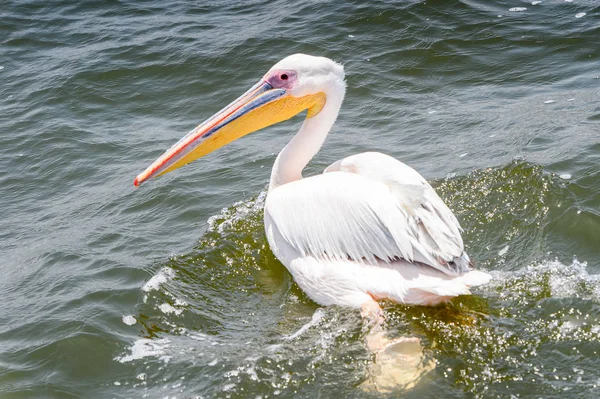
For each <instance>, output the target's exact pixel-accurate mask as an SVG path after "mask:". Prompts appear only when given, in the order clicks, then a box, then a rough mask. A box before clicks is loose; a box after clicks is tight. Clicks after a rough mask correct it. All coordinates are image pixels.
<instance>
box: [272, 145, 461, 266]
mask: <svg viewBox="0 0 600 399" xmlns="http://www.w3.org/2000/svg"><path fill="white" fill-rule="evenodd" d="M325 172H326V173H325V174H323V175H318V176H313V177H310V178H307V179H303V180H299V181H295V182H293V183H289V184H285V185H283V186H280V187H278V188H276V189H275V190H273V191H272V192H269V195H268V197H267V201H266V206H265V212H266V213H267V214H268V217H269V218H270V220H271V221H272V223H274V224H275V226H276V227H277V229H278V230H279V232H280V233H281V236H282V237H283V239H284V240H285V241H286V242H287V243H288V244H289V245H291V246H292V247H293V248H294V249H295V250H296V251H297V252H298V253H299V254H300V255H301V256H313V257H316V258H321V259H338V260H339V259H352V260H355V261H358V262H364V263H367V264H373V265H376V264H377V261H378V260H383V261H386V262H393V261H394V260H398V259H405V260H407V261H410V262H420V263H423V264H426V265H429V266H432V267H434V268H436V269H438V270H441V271H443V272H444V273H447V274H451V275H454V274H459V273H462V272H465V271H468V270H469V267H468V264H469V260H468V256H467V255H466V254H465V253H464V248H463V242H462V238H461V236H460V231H461V229H460V225H459V223H458V221H457V220H456V217H455V216H454V215H453V214H452V212H451V211H450V209H448V207H447V206H446V205H445V204H444V203H443V201H442V200H441V199H440V198H439V197H438V195H437V194H436V193H435V191H434V190H433V188H432V187H431V186H430V185H429V183H427V181H426V180H425V179H423V177H421V175H419V174H418V173H417V172H416V171H415V170H414V169H412V168H410V167H408V166H406V165H404V164H403V163H401V162H399V161H397V160H396V159H394V158H392V157H389V156H387V155H383V154H379V153H363V154H358V155H355V156H352V157H348V158H345V159H343V160H341V161H338V162H336V163H334V164H332V165H331V166H329V167H328V168H327V169H326V170H325Z"/></svg>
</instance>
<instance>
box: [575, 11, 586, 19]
mask: <svg viewBox="0 0 600 399" xmlns="http://www.w3.org/2000/svg"><path fill="white" fill-rule="evenodd" d="M586 15H587V14H586V13H584V12H580V13H578V14H575V18H583V17H585V16H586Z"/></svg>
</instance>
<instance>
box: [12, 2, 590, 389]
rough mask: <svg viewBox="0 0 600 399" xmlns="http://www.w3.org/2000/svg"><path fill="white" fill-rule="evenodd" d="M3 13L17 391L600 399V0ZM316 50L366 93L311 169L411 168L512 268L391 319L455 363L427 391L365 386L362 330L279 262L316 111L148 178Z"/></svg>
mask: <svg viewBox="0 0 600 399" xmlns="http://www.w3.org/2000/svg"><path fill="white" fill-rule="evenodd" d="M533 3H536V4H533ZM517 9H518V11H517ZM511 10H512V11H511ZM0 16H1V18H0V32H1V33H0V82H1V83H0V109H1V110H2V112H1V113H0V198H2V200H1V203H0V204H1V206H0V220H1V224H0V226H1V228H0V254H1V259H0V271H1V272H2V279H1V281H0V293H2V298H3V301H2V306H1V307H0V309H1V310H0V343H1V344H0V397H2V398H30V397H36V398H42V397H46V398H78V397H98V398H104V397H106V398H129V397H148V398H164V397H169V398H173V397H177V398H193V397H215V396H217V397H262V398H267V397H274V396H281V397H291V396H297V397H317V396H320V397H330V396H336V397H369V396H373V397H380V396H389V397H398V396H403V397H409V398H410V397H415V398H416V397H419V398H438V397H440V395H441V396H443V397H445V398H463V397H467V398H470V397H478V398H508V397H514V398H516V397H522V398H523V397H545V398H550V397H552V398H559V397H569V398H596V397H598V396H599V395H600V387H599V386H600V371H598V370H600V367H599V366H600V356H599V352H600V301H599V300H598V298H599V295H600V279H599V278H598V275H599V274H600V238H599V237H600V235H599V234H598V232H599V230H600V166H599V165H600V126H599V122H600V80H599V77H600V68H599V67H598V65H599V56H600V50H599V47H598V39H597V38H598V37H600V6H599V5H598V3H597V2H596V1H593V0H588V1H585V0H574V1H570V2H569V1H559V0H543V1H541V2H539V1H536V2H525V1H518V0H510V1H508V0H506V1H499V0H496V1H475V0H472V1H461V2H459V1H427V2H407V1H405V2H397V3H389V2H369V3H365V4H363V3H361V2H355V3H345V4H338V3H337V2H329V3H322V4H321V3H319V4H317V3H313V2H283V1H270V2H267V3H266V4H265V3H263V2H222V3H220V4H219V3H212V4H211V5H192V4H188V3H187V2H180V3H175V2H160V1H147V2H124V3H122V2H118V1H104V2H95V3H90V2H69V1H56V2H41V1H8V2H4V3H3V4H2V6H1V7H0ZM295 52H305V53H310V54H315V55H326V56H328V57H330V58H333V59H335V60H337V61H339V62H342V63H344V65H345V68H346V74H347V81H348V92H347V97H346V101H345V103H344V105H343V108H342V112H341V115H340V118H339V120H338V122H337V123H336V125H335V127H334V129H333V131H332V133H331V135H330V137H329V138H328V141H327V142H326V144H325V146H324V148H323V149H322V151H321V152H320V153H319V154H318V156H317V157H316V158H315V159H314V160H313V162H312V163H311V165H310V166H309V168H308V170H307V174H314V173H319V172H320V171H322V170H323V169H324V168H325V167H326V166H327V165H328V164H330V163H331V162H333V161H335V160H337V159H339V158H341V157H344V156H347V155H349V154H353V153H357V152H361V151H365V150H376V151H383V152H386V153H388V154H390V155H393V156H395V157H397V158H399V159H401V160H403V161H404V162H406V163H408V164H409V165H411V166H413V167H414V168H416V169H417V170H419V171H420V172H421V173H422V174H423V175H424V176H425V177H426V178H427V179H428V180H430V181H431V182H432V184H433V185H434V186H435V187H436V188H437V189H438V191H439V193H440V195H441V196H442V197H443V198H444V199H445V200H446V201H447V203H448V204H449V206H450V208H452V209H453V210H454V211H455V212H456V214H457V216H458V218H459V220H460V221H461V223H462V225H463V227H464V228H465V234H464V238H465V242H466V243H467V246H468V250H469V253H470V254H471V257H472V258H474V259H475V260H476V262H477V264H478V266H479V267H480V268H482V269H484V270H487V271H489V272H491V273H492V274H493V276H494V280H493V283H492V284H490V285H489V286H486V287H482V288H481V289H478V290H477V291H476V292H475V294H476V295H474V296H473V297H468V298H460V299H457V300H455V301H453V302H452V303H450V304H448V305H445V306H441V307H437V308H421V307H405V306H397V305H391V304H387V305H386V306H385V313H386V316H387V318H388V324H389V325H388V330H389V334H390V335H392V336H403V335H411V336H417V337H420V338H421V340H422V343H423V346H424V347H425V356H426V357H428V358H429V359H433V360H435V362H436V367H435V370H433V371H432V372H430V373H428V374H427V375H425V376H424V378H423V379H422V380H421V381H420V382H419V383H418V385H417V386H416V387H415V388H414V389H412V390H411V391H409V392H403V391H401V390H397V391H392V392H388V393H384V394H383V393H380V394H377V393H374V392H370V391H365V390H364V389H363V388H362V385H361V384H363V383H364V381H365V380H366V379H367V378H368V374H369V367H370V366H371V364H372V362H373V358H372V355H370V354H369V353H368V351H367V349H366V347H365V342H364V336H365V331H364V327H363V325H362V322H361V319H360V315H359V314H358V313H357V312H355V311H352V310H349V309H343V308H336V307H332V308H320V307H319V306H318V305H316V304H315V303H313V302H311V301H310V300H309V299H308V298H307V297H306V296H305V295H304V294H303V293H302V292H301V291H300V290H299V289H298V287H297V286H296V285H295V284H294V283H293V281H292V280H291V278H290V275H289V274H288V273H287V272H286V270H285V268H284V267H283V266H282V265H281V264H280V263H279V262H278V261H277V260H276V259H275V258H274V257H273V255H272V254H271V252H270V251H269V249H268V246H267V243H266V239H265V236H264V233H263V230H262V214H261V212H262V211H261V207H262V204H263V202H264V195H265V193H264V190H265V187H266V185H267V181H268V177H269V173H270V167H271V165H272V163H273V161H274V158H275V155H276V154H277V152H278V151H279V150H280V149H281V148H282V147H283V145H284V144H285V143H286V142H287V140H289V138H290V137H291V136H290V134H291V132H293V131H295V130H296V129H297V128H298V127H299V124H300V120H301V119H299V118H296V119H294V120H292V121H290V122H286V123H284V124H281V125H278V126H275V127H272V128H269V129H267V130H265V131H263V132H260V133H256V134H254V135H250V136H248V137H246V138H244V139H242V140H240V141H238V142H236V143H234V144H231V145H230V146H228V147H226V148H223V149H221V150H219V151H218V152H216V153H213V154H211V155H209V156H207V157H206V158H204V159H202V160H200V161H198V162H195V163H193V164H191V165H189V166H187V167H185V168H182V169H181V170H179V171H177V172H174V173H171V174H169V175H167V176H163V177H160V178H158V179H155V180H153V181H152V182H150V183H149V184H147V185H145V186H144V187H142V188H141V189H134V187H133V184H132V182H133V178H134V177H135V175H137V174H138V173H139V172H140V171H142V170H143V169H144V168H145V167H146V166H147V165H148V164H149V163H150V162H151V161H153V160H154V159H155V158H156V157H157V156H158V155H160V154H161V153H162V152H163V151H164V150H165V149H166V148H167V147H169V146H170V145H171V144H172V143H174V142H175V141H176V140H177V139H179V138H180V137H181V136H182V135H183V134H184V133H186V132H187V131H189V130H190V129H191V128H193V127H194V126H195V125H196V124H197V123H198V122H200V121H201V120H203V119H205V118H206V117H208V116H210V115H211V114H212V113H213V112H215V111H217V110H218V109H220V108H221V107H222V106H223V105H225V104H226V103H227V102H228V101H229V100H231V99H233V98H235V97H236V96H237V95H239V94H240V93H242V92H243V91H244V90H245V89H246V88H248V87H249V85H251V84H253V83H254V82H255V81H256V79H258V78H259V77H260V76H262V74H263V73H264V72H265V71H266V70H267V69H268V68H269V67H270V66H271V65H272V64H274V63H275V62H276V61H278V60H279V59H281V58H283V57H284V56H286V55H288V54H291V53H295Z"/></svg>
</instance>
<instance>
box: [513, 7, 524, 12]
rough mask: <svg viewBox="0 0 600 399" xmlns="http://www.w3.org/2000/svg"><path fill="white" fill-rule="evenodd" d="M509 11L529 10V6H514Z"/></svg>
mask: <svg viewBox="0 0 600 399" xmlns="http://www.w3.org/2000/svg"><path fill="white" fill-rule="evenodd" d="M508 11H512V12H521V11H527V7H513V8H509V9H508Z"/></svg>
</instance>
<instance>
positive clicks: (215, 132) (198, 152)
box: [133, 80, 325, 186]
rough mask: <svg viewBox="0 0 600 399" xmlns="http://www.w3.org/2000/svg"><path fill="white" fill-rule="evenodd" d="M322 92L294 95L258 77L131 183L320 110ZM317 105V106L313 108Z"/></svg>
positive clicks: (136, 182) (136, 183)
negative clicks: (301, 115)
mask: <svg viewBox="0 0 600 399" xmlns="http://www.w3.org/2000/svg"><path fill="white" fill-rule="evenodd" d="M324 96H325V95H324V94H323V93H318V94H312V95H306V96H303V97H294V96H292V95H290V94H289V92H288V91H287V90H285V89H280V88H274V87H273V86H272V85H271V84H270V83H268V82H267V81H264V80H261V81H260V82H258V83H257V84H255V85H254V86H253V87H252V88H251V89H250V90H248V91H247V92H246V93H244V94H242V95H241V96H240V97H239V98H237V99H236V100H235V101H233V102H232V103H231V104H229V105H228V106H227V107H225V108H223V109H222V110H221V111H219V112H217V113H216V114H215V115H213V116H212V117H210V118H208V119H207V120H206V121H205V122H203V123H202V124H200V125H199V126H198V127H196V128H195V129H194V130H192V131H191V132H189V133H188V134H187V135H186V136H185V137H183V138H182V139H181V140H179V141H178V142H177V143H176V144H175V145H173V146H172V147H171V148H170V149H168V150H167V151H166V152H165V153H164V154H163V155H161V156H160V158H158V159H157V160H156V161H154V163H153V164H152V165H150V166H149V167H148V168H146V170H145V171H143V172H142V173H140V174H139V175H138V176H137V177H136V178H135V180H134V181H133V184H134V185H135V186H139V185H140V184H142V183H143V182H145V181H146V180H148V179H150V178H151V177H154V176H158V175H162V174H165V173H167V172H170V171H172V170H175V169H177V168H179V167H181V166H183V165H185V164H187V163H189V162H191V161H193V160H195V159H198V158H200V157H202V156H204V155H206V154H208V153H210V152H212V151H214V150H216V149H218V148H220V147H223V146H224V145H226V144H228V143H230V142H232V141H234V140H236V139H239V138H240V137H242V136H245V135H246V134H248V133H252V132H254V131H257V130H260V129H262V128H265V127H267V126H270V125H273V124H275V123H278V122H281V121H284V120H287V119H289V118H291V117H293V116H294V115H296V114H298V113H299V112H301V111H303V110H305V109H309V116H310V115H311V111H312V110H316V112H317V113H318V111H320V109H321V108H322V106H323V104H324V101H325V99H324ZM317 108H318V109H317Z"/></svg>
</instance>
